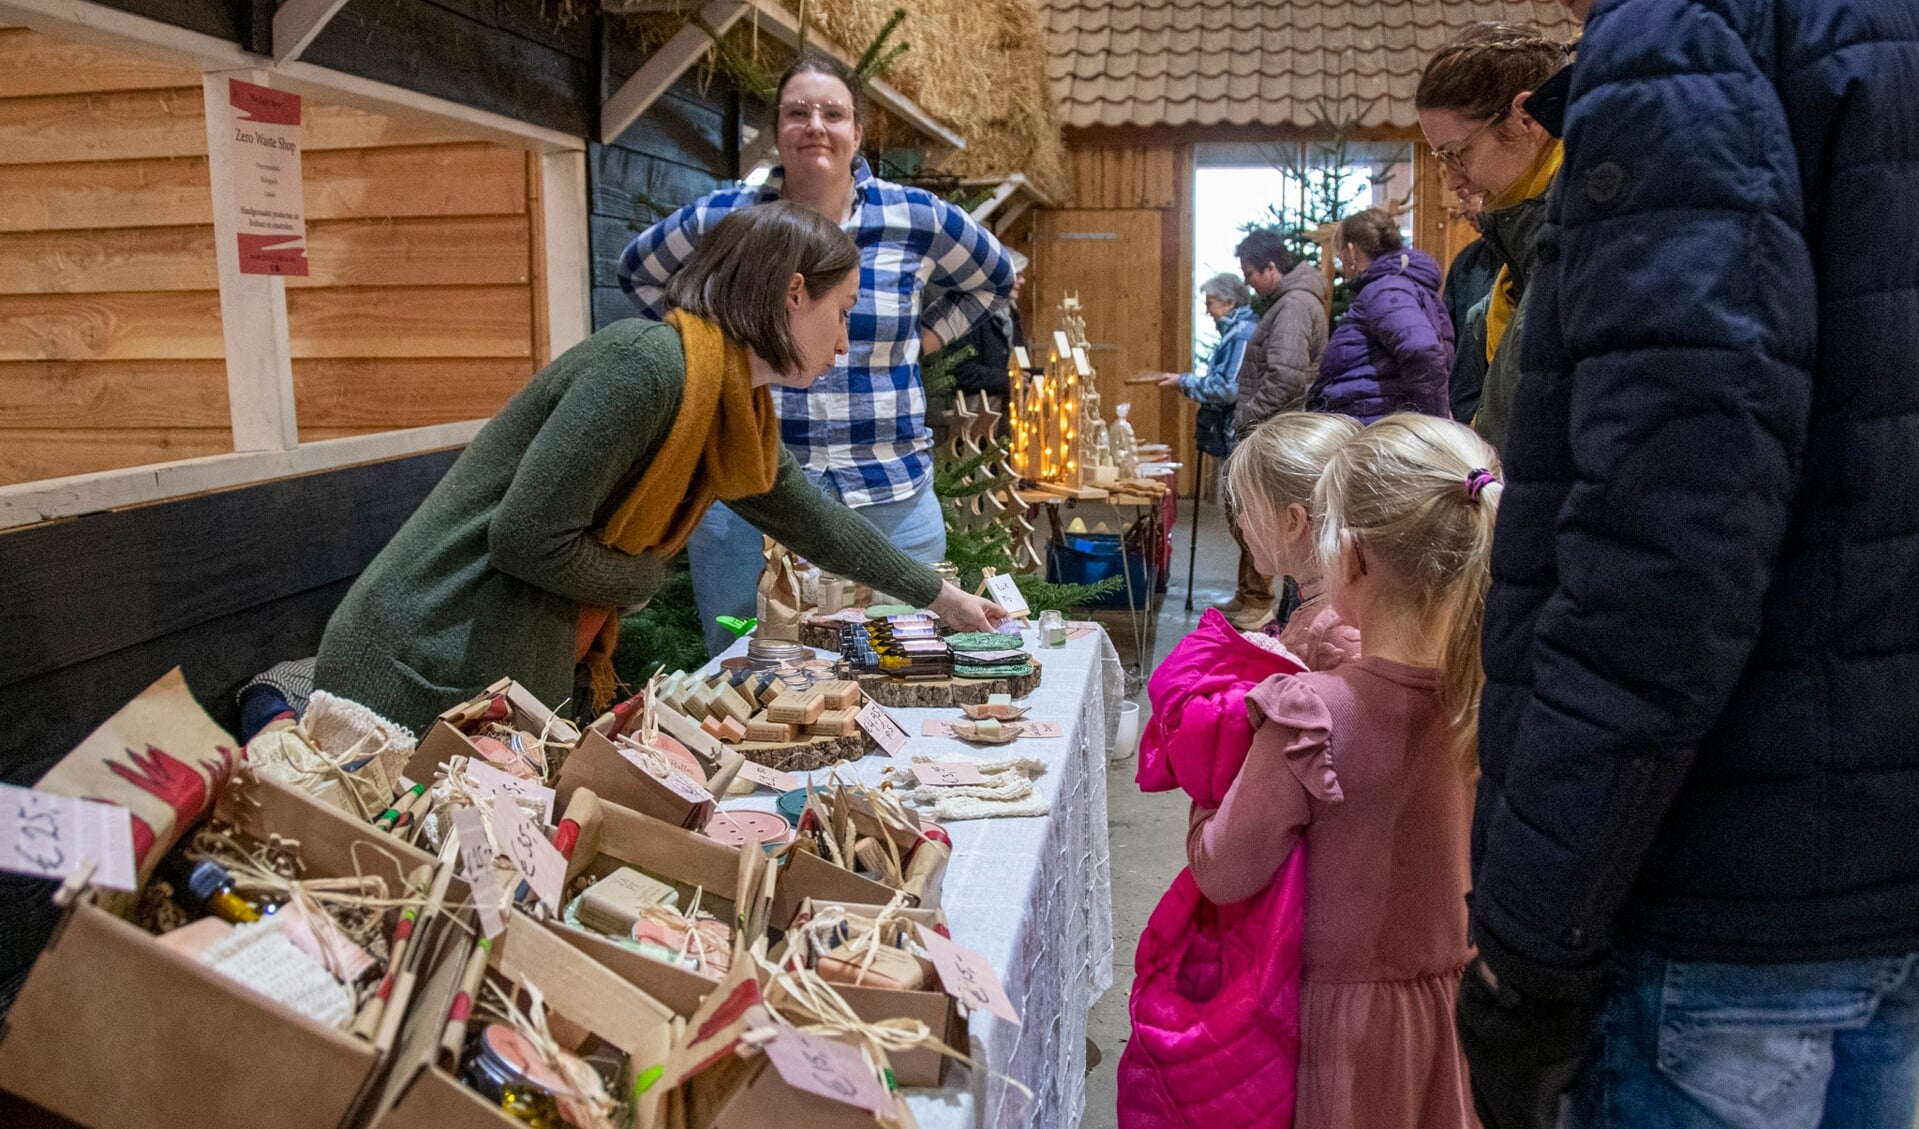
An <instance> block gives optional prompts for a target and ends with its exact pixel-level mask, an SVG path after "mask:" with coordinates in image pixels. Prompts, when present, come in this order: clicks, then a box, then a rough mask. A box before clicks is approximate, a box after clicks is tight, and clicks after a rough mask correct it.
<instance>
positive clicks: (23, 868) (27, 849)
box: [0, 784, 140, 890]
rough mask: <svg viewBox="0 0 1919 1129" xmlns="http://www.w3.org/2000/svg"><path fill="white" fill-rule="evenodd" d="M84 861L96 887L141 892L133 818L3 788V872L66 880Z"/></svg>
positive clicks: (116, 810) (89, 803)
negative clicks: (88, 867) (135, 855)
mask: <svg viewBox="0 0 1919 1129" xmlns="http://www.w3.org/2000/svg"><path fill="white" fill-rule="evenodd" d="M82 859H84V860H86V861H88V862H91V863H93V867H94V870H93V877H92V878H91V879H89V881H90V882H91V883H92V884H93V885H95V886H104V887H106V888H107V889H110V890H137V889H139V888H140V881H139V878H138V877H137V872H136V871H135V868H134V865H133V814H132V813H131V812H129V811H127V809H125V808H123V807H121V806H120V805H119V804H103V803H99V802H97V801H94V800H81V799H75V798H74V797H72V796H56V795H53V794H52V793H50V792H36V791H34V790H33V789H31V788H16V787H14V786H13V785H11V784H0V870H5V871H8V872H10V873H13V874H31V875H33V876H34V877H35V878H55V879H65V878H66V877H67V875H69V874H72V873H73V872H74V870H75V869H76V868H78V867H79V865H80V862H81V860H82Z"/></svg>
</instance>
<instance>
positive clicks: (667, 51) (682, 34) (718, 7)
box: [600, 0, 747, 144]
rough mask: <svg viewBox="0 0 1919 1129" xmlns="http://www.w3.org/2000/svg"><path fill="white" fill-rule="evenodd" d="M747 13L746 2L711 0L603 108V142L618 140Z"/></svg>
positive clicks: (647, 60)
mask: <svg viewBox="0 0 1919 1129" xmlns="http://www.w3.org/2000/svg"><path fill="white" fill-rule="evenodd" d="M746 11H747V5H746V0H707V3H706V6H705V7H703V8H701V9H700V10H699V14H698V15H696V16H694V17H693V18H691V19H689V20H687V21H686V24H685V25H684V26H683V27H681V28H680V30H678V31H676V32H674V33H673V38H671V39H669V40H667V41H666V42H665V43H663V44H661V45H660V48H659V50H657V51H655V52H653V53H652V54H651V55H648V56H647V57H646V62H645V63H643V64H641V66H640V69H639V70H637V71H634V72H633V76H632V77H631V78H629V79H627V80H626V81H625V82H623V83H621V84H620V88H619V89H618V90H616V91H614V92H613V96H612V97H611V98H608V99H607V100H606V103H605V104H604V105H602V106H601V107H600V142H601V143H602V144H611V143H613V142H614V141H616V140H618V139H619V137H620V135H621V134H623V133H625V132H626V131H627V130H628V129H629V128H631V127H632V125H633V123H634V122H636V121H639V120H640V115H641V114H643V113H645V112H646V108H647V107H648V106H651V105H652V104H653V103H654V102H655V101H657V100H658V99H659V97H660V95H662V94H665V93H666V91H667V89H668V88H669V87H671V86H672V85H673V84H674V83H675V82H677V81H679V77H680V76H681V75H683V74H685V73H686V72H687V69H688V68H689V67H691V66H692V65H693V64H694V63H697V62H699V60H700V56H702V55H704V54H706V52H707V51H708V50H709V49H710V48H711V47H712V46H713V44H714V42H715V40H716V37H718V36H721V35H725V34H726V33H727V31H728V30H729V29H730V28H732V26H733V25H734V24H736V23H738V22H739V21H740V17H741V16H743V15H745V14H746Z"/></svg>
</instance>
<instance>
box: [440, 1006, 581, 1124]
mask: <svg viewBox="0 0 1919 1129" xmlns="http://www.w3.org/2000/svg"><path fill="white" fill-rule="evenodd" d="M461 1080H462V1081H464V1082H465V1083H466V1084H467V1085H468V1086H471V1087H472V1088H473V1089H474V1090H476V1091H478V1092H479V1094H480V1096H482V1097H484V1098H486V1099H487V1100H488V1101H491V1102H494V1103H496V1104H498V1105H499V1107H500V1109H501V1111H502V1112H504V1113H506V1114H507V1115H508V1116H509V1117H511V1118H513V1119H514V1120H515V1121H518V1122H521V1123H523V1124H525V1125H530V1126H532V1127H533V1129H567V1127H568V1126H569V1125H570V1122H568V1121H567V1120H566V1117H565V1115H564V1114H562V1113H561V1112H560V1103H559V1101H558V1100H557V1098H556V1097H555V1095H554V1091H555V1090H556V1089H560V1088H561V1085H560V1082H559V1079H558V1078H557V1077H554V1076H552V1075H551V1074H550V1073H549V1072H548V1071H547V1070H546V1068H545V1067H543V1066H541V1065H540V1063H539V1060H538V1057H537V1056H536V1055H535V1054H534V1053H533V1049H532V1048H531V1047H529V1046H528V1045H527V1043H526V1040H525V1039H523V1038H522V1037H521V1036H520V1033H519V1032H518V1031H515V1030H514V1029H513V1028H511V1027H508V1026H507V1025H506V1024H504V1023H489V1024H487V1025H486V1026H485V1027H482V1028H481V1029H480V1032H479V1034H478V1035H477V1036H476V1037H475V1038H474V1040H473V1051H472V1057H471V1058H469V1059H468V1060H467V1065H466V1070H465V1071H464V1072H463V1073H462V1075H461Z"/></svg>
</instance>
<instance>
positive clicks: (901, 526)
mask: <svg viewBox="0 0 1919 1129" xmlns="http://www.w3.org/2000/svg"><path fill="white" fill-rule="evenodd" d="M865 112H866V103H865V94H864V91H863V89H862V84H861V82H860V80H859V79H858V78H857V77H856V76H855V75H853V74H852V72H850V71H849V70H847V69H846V68H845V67H844V66H842V65H840V64H839V63H838V62H836V61H834V60H832V59H829V58H826V57H823V56H807V57H805V58H803V59H801V60H800V61H799V62H797V63H795V64H794V65H793V67H792V69H790V70H788V71H787V72H786V74H785V75H783V76H782V77H781V79H780V83H779V86H778V88H777V91H776V94H775V109H774V126H773V128H775V129H776V130H777V131H778V132H777V134H776V140H777V144H778V151H779V158H780V167H778V168H776V169H774V170H773V174H772V175H771V176H770V177H768V178H767V180H766V182H765V183H764V184H763V185H760V186H758V187H754V186H751V185H739V186H735V187H731V188H723V189H721V190H720V191H718V192H715V193H712V194H711V195H708V196H705V197H702V198H701V199H699V200H695V201H694V202H693V203H691V204H688V205H686V206H685V207H683V208H681V209H679V210H678V211H676V212H674V213H673V214H672V215H670V216H668V217H666V218H665V219H663V220H661V221H660V222H658V223H656V224H654V225H653V226H652V227H650V228H648V229H647V230H646V231H644V232H641V233H640V235H639V237H638V238H636V239H634V240H633V242H632V243H631V244H630V245H629V246H628V247H627V248H626V251H625V253H624V254H622V255H621V256H620V266H619V281H620V287H621V289H623V290H625V291H626V294H627V296H628V297H629V298H631V299H632V300H633V304H634V305H635V306H636V307H637V308H638V309H639V311H640V313H642V314H644V315H646V316H647V317H652V318H658V317H661V316H663V315H664V314H665V312H666V303H665V296H666V287H667V283H668V282H669V281H670V280H671V279H672V278H673V276H674V275H675V274H677V273H679V271H680V269H681V268H682V267H683V266H684V265H685V264H686V262H687V261H688V260H689V259H690V258H691V257H692V254H693V250H694V248H695V247H697V246H698V245H699V242H700V240H701V238H702V237H703V236H705V234H706V233H707V232H709V231H711V230H712V229H713V227H714V226H715V225H716V224H718V223H719V221H720V220H721V219H722V218H724V217H725V216H727V215H728V214H730V213H732V212H736V211H739V210H741V209H743V208H751V207H755V206H757V205H761V204H767V203H771V202H772V201H775V200H786V201H789V202H791V203H794V204H798V205H800V206H802V207H805V208H807V209H809V210H811V211H813V212H815V213H817V214H819V215H821V216H824V217H825V218H826V219H828V220H830V221H831V222H833V223H836V224H838V225H839V226H840V227H841V228H842V229H843V230H844V231H845V232H846V233H847V234H848V235H850V236H852V237H853V241H854V242H855V243H856V244H858V245H859V249H860V269H859V280H860V281H859V298H858V301H857V302H856V303H855V304H854V306H853V311H852V316H851V318H850V320H849V323H848V330H849V334H850V338H851V348H850V351H849V352H848V353H847V355H846V356H845V357H844V358H843V359H842V360H841V361H840V363H838V364H836V365H834V366H833V368H832V369H831V371H829V372H828V373H827V374H826V375H825V376H824V377H822V378H821V379H820V380H819V382H818V383H817V384H816V385H814V386H813V388H812V389H811V390H807V391H802V390H797V389H787V388H782V389H779V390H778V391H777V392H776V394H775V397H774V406H775V408H776V409H777V411H778V413H779V417H780V438H781V439H782V440H784V441H785V443H786V445H787V446H788V447H789V448H791V449H792V451H793V453H794V455H795V456H797V457H798V458H799V461H800V465H801V467H802V468H804V469H805V471H806V474H807V477H809V478H811V479H812V480H813V482H814V484H815V485H817V486H818V487H819V488H820V489H821V491H823V492H824V493H825V494H826V495H827V496H828V497H831V498H834V499H837V500H839V501H841V502H844V503H845V504H846V505H847V506H850V507H852V508H853V509H854V510H856V511H857V512H858V513H859V514H860V515H861V516H863V517H865V518H866V519H867V520H869V521H871V522H872V523H873V524H874V525H875V526H876V527H878V529H879V530H880V532H881V533H883V534H885V535H886V537H887V539H888V540H889V541H891V542H892V543H893V544H894V545H895V546H896V547H898V548H899V549H900V550H901V551H902V552H904V553H905V554H906V555H907V556H909V557H912V558H913V559H915V560H918V561H922V562H927V563H930V562H933V561H937V560H939V559H941V558H942V557H944V556H945V555H946V523H945V518H944V515H943V513H942V512H941V508H940V503H939V500H938V499H937V498H935V497H934V495H933V459H932V448H933V437H932V433H931V432H929V431H928V430H927V428H926V390H925V387H924V386H923V385H922V384H921V383H920V358H921V357H922V356H924V355H926V354H928V353H931V352H934V351H936V350H938V349H939V348H940V347H941V346H943V345H945V344H947V343H948V342H951V341H952V340H953V339H955V338H957V337H960V336H962V335H963V334H965V333H966V331H967V330H969V329H971V328H972V327H973V326H974V325H976V324H977V323H978V322H979V321H980V320H981V319H983V318H985V317H986V315H987V313H988V311H989V310H991V309H992V308H993V307H994V306H995V305H997V304H1000V303H1003V302H1005V301H1007V300H1009V299H1010V297H1011V295H1012V293H1013V280H1014V276H1015V274H1016V273H1017V272H1016V271H1015V269H1014V266H1013V260H1012V257H1011V254H1010V252H1008V251H1007V249H1006V248H1005V247H1004V246H1002V245H1001V243H1000V242H999V240H997V239H995V238H994V237H993V236H992V234H991V233H989V232H988V231H987V230H986V229H985V228H983V227H981V226H980V225H979V224H977V223H975V222H974V221H973V219H972V217H970V216H968V215H967V214H966V212H965V211H964V210H962V209H960V208H957V207H955V206H953V205H952V204H949V203H947V202H946V201H944V200H942V199H940V198H939V197H937V196H935V195H933V194H932V193H930V192H926V191H923V190H921V189H918V188H908V187H905V186H902V185H898V184H893V183H891V182H889V181H885V180H881V179H880V178H878V177H876V176H874V175H873V173H872V170H871V169H870V168H868V167H867V164H866V160H865V159H864V158H863V157H861V156H860V144H861V142H862V141H863V140H864V138H865V133H864V128H863V127H864V123H865ZM687 552H688V553H689V554H690V556H691V558H692V563H693V594H694V598H695V600H696V601H697V602H698V604H699V609H700V618H701V621H702V623H703V625H704V627H705V631H706V642H707V647H708V650H709V651H711V652H713V653H715V654H717V653H718V652H719V651H720V650H722V649H724V648H725V647H726V645H727V644H728V643H729V642H730V637H729V636H728V635H727V633H726V632H725V631H724V630H723V629H721V628H719V627H718V626H717V625H716V624H715V622H714V621H715V618H716V617H718V616H737V617H739V618H742V619H744V618H747V617H749V616H752V615H753V614H754V597H755V594H756V591H757V587H758V583H759V577H760V565H761V560H762V558H761V554H760V533H759V531H758V530H757V529H755V528H753V526H752V525H750V524H749V523H747V522H746V521H744V520H742V519H741V518H740V517H739V515H737V514H735V513H733V512H732V511H731V510H729V509H728V508H727V507H726V506H724V505H717V506H714V507H713V509H712V511H711V512H710V513H709V514H708V515H707V518H706V520H705V521H703V522H702V523H701V524H700V527H699V529H698V530H697V531H696V532H695V533H694V535H693V539H692V540H691V541H690V542H688V544H687ZM893 595H895V596H903V595H905V594H904V593H893Z"/></svg>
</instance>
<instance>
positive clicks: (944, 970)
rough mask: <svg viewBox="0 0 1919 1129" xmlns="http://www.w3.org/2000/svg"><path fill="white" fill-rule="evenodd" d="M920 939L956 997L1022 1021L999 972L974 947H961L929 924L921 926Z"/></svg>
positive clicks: (974, 1006)
mask: <svg viewBox="0 0 1919 1129" xmlns="http://www.w3.org/2000/svg"><path fill="white" fill-rule="evenodd" d="M920 943H921V944H922V945H925V946H926V955H927V956H930V957H932V958H933V967H934V968H936V969H938V970H939V974H940V983H941V984H943V985H945V986H946V990H947V991H948V992H950V993H952V996H953V998H954V999H956V1000H958V1001H959V1002H961V1003H963V1004H965V1005H966V1006H967V1007H969V1008H972V1009H974V1010H979V1009H985V1010H986V1011H989V1012H991V1013H992V1014H994V1015H997V1016H999V1017H1000V1018H1001V1019H1004V1020H1006V1021H1007V1022H1008V1023H1018V1022H1019V1012H1017V1011H1014V1010H1013V1001H1012V1000H1010V999H1008V998H1007V995H1006V989H1005V988H1004V987H1003V986H1001V984H1000V982H999V974H998V973H996V972H994V971H993V966H992V964H991V963H989V962H988V961H987V959H986V958H985V957H983V956H981V955H979V954H978V953H976V952H974V951H973V950H971V949H966V948H961V947H960V946H959V945H956V944H954V943H953V942H952V941H949V940H947V939H946V938H945V937H942V936H940V935H939V934H938V933H936V932H934V931H933V930H931V929H928V928H927V927H926V926H924V925H922V926H920Z"/></svg>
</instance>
